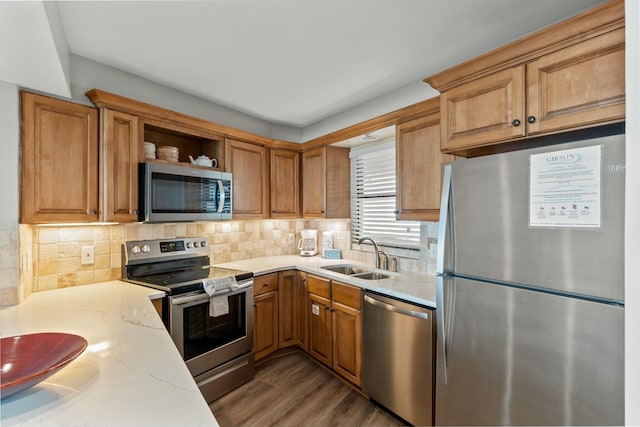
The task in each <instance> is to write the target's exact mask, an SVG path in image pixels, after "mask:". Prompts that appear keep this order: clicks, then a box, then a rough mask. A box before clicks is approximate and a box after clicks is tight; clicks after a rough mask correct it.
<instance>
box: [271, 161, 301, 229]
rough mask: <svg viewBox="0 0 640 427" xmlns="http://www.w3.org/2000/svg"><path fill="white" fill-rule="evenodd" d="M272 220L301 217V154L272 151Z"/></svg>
mask: <svg viewBox="0 0 640 427" xmlns="http://www.w3.org/2000/svg"><path fill="white" fill-rule="evenodd" d="M270 157H271V170H270V174H271V180H270V181H271V218H297V217H299V216H300V153H296V152H295V151H288V150H279V149H272V150H271V155H270Z"/></svg>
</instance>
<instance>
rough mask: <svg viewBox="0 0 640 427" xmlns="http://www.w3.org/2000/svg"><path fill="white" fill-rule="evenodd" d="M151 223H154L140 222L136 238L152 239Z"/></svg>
mask: <svg viewBox="0 0 640 427" xmlns="http://www.w3.org/2000/svg"><path fill="white" fill-rule="evenodd" d="M153 225H154V224H140V225H138V238H139V239H140V240H151V239H153Z"/></svg>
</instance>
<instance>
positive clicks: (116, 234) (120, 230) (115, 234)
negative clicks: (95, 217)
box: [108, 225, 125, 240]
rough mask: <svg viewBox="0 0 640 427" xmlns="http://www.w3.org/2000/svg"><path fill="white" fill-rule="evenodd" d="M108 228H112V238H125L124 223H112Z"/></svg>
mask: <svg viewBox="0 0 640 427" xmlns="http://www.w3.org/2000/svg"><path fill="white" fill-rule="evenodd" d="M108 229H110V230H111V240H124V235H125V234H124V233H125V226H124V225H112V226H111V227H108Z"/></svg>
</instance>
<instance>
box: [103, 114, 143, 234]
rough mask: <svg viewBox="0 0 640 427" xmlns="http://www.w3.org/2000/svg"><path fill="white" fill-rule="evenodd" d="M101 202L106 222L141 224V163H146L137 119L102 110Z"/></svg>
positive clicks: (129, 115)
mask: <svg viewBox="0 0 640 427" xmlns="http://www.w3.org/2000/svg"><path fill="white" fill-rule="evenodd" d="M100 115H101V132H102V144H101V152H102V156H101V168H102V170H101V178H102V183H101V186H100V189H101V200H102V211H103V217H104V220H105V221H117V222H133V221H137V220H138V162H140V161H143V160H142V159H143V157H144V155H143V144H142V141H141V140H140V123H139V120H138V117H137V116H133V115H131V114H126V113H122V112H119V111H112V110H109V109H106V108H103V109H101V110H100Z"/></svg>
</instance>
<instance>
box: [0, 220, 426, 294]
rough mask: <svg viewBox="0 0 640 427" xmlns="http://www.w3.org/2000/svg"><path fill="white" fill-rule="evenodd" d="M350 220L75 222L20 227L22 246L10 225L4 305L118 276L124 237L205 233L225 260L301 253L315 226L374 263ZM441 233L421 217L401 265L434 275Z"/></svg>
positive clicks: (349, 253)
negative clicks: (86, 249) (416, 240)
mask: <svg viewBox="0 0 640 427" xmlns="http://www.w3.org/2000/svg"><path fill="white" fill-rule="evenodd" d="M349 224H350V222H349V220H346V219H343V220H322V219H317V220H309V219H292V220H247V221H221V222H203V223H171V224H118V225H88V226H73V227H64V226H63V227H59V226H57V227H46V226H38V227H36V226H30V225H20V229H19V235H20V248H19V250H18V243H17V242H18V239H17V236H18V227H17V226H15V227H14V228H11V227H9V229H8V230H5V229H3V228H0V233H6V234H7V235H8V236H10V237H11V238H10V239H3V241H4V242H7V241H9V242H14V243H9V244H8V245H9V246H11V245H14V246H15V247H11V248H9V249H8V250H7V253H8V254H9V255H4V253H5V252H3V251H4V249H3V247H0V272H3V273H4V270H2V269H3V268H5V269H6V267H5V264H9V265H10V266H13V267H12V268H13V270H11V269H9V270H11V271H10V272H9V274H13V276H12V277H13V280H12V281H11V283H14V285H13V286H12V287H11V286H7V287H4V286H0V292H2V297H3V300H2V305H8V304H15V303H16V302H14V301H20V300H22V299H24V297H26V296H28V294H29V293H31V292H32V291H33V292H38V291H45V290H50V289H57V288H63V287H69V286H77V285H84V284H89V283H96V282H103V281H108V280H114V279H120V277H121V274H122V272H121V270H122V254H121V251H122V249H121V248H122V244H123V242H125V241H128V240H146V239H160V238H179V237H197V236H207V237H208V238H209V242H210V248H211V249H210V257H211V262H212V263H214V264H219V263H223V262H229V261H236V260H241V259H246V258H255V257H263V256H273V255H294V254H297V253H298V249H297V244H298V240H299V239H300V230H302V229H305V228H312V229H317V230H318V240H319V242H318V245H319V250H320V249H321V237H322V233H323V232H324V231H332V232H333V236H334V247H335V248H337V249H340V250H341V251H342V257H343V258H349V259H354V260H358V261H363V262H367V263H371V264H372V265H373V254H372V253H371V252H365V251H361V250H357V249H355V248H354V249H351V244H350V230H349ZM290 233H294V236H295V237H294V239H293V240H294V241H293V243H290V242H289V234H290ZM436 236H437V223H422V224H421V250H420V251H419V252H418V251H414V254H413V255H412V256H407V257H403V256H402V255H400V256H399V257H398V259H399V268H400V271H416V272H423V273H432V272H433V270H434V268H435V259H434V258H433V257H431V256H430V253H432V252H433V250H430V249H433V248H432V247H431V246H432V245H434V244H435V243H434V242H435V238H436ZM83 246H93V247H94V263H93V264H89V265H83V264H82V263H81V251H82V247H83ZM11 254H13V255H11ZM18 254H20V257H21V258H22V261H23V264H25V265H22V267H21V268H20V274H19V276H20V277H19V278H18V262H17V259H12V260H9V261H6V260H5V259H4V257H5V256H7V257H8V258H11V256H14V257H17V256H18ZM14 270H15V271H14ZM18 283H19V286H18V285H17V284H18ZM5 289H13V290H11V291H5ZM5 293H6V295H5ZM14 294H15V295H14Z"/></svg>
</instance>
